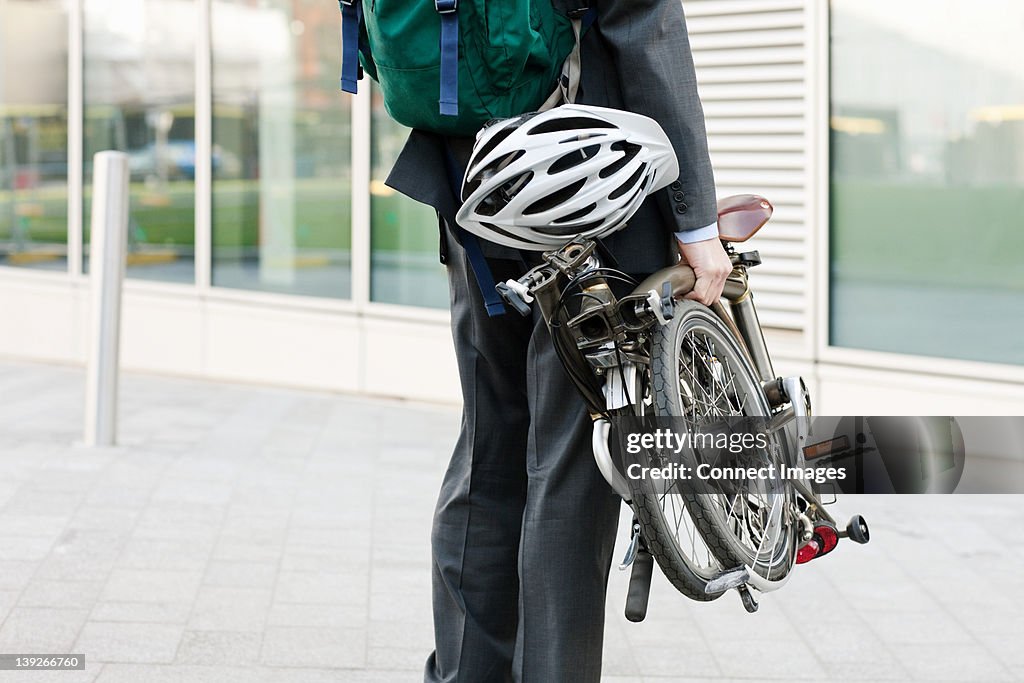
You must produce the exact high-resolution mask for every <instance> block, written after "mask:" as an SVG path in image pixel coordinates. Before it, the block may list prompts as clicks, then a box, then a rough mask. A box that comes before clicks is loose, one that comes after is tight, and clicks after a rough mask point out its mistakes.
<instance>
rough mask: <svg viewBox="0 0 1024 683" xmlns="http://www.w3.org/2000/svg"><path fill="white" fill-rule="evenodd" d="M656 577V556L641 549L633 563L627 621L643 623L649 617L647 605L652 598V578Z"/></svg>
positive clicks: (627, 599) (627, 600) (627, 603)
mask: <svg viewBox="0 0 1024 683" xmlns="http://www.w3.org/2000/svg"><path fill="white" fill-rule="evenodd" d="M653 575H654V556H653V555H651V554H650V553H649V552H647V551H646V550H644V549H641V550H640V551H639V552H638V553H637V555H636V559H635V561H634V562H633V571H632V573H631V574H630V575H629V591H628V592H627V593H626V619H628V620H629V621H632V622H634V623H635V622H639V621H643V620H644V618H646V617H647V604H648V602H649V601H650V598H651V577H652V576H653Z"/></svg>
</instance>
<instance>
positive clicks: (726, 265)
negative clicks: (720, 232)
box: [677, 237, 732, 306]
mask: <svg viewBox="0 0 1024 683" xmlns="http://www.w3.org/2000/svg"><path fill="white" fill-rule="evenodd" d="M677 242H678V240H677ZM678 243H679V253H680V254H681V255H682V257H683V260H684V261H686V263H688V264H689V265H690V267H691V268H693V272H694V273H695V274H696V275H697V284H696V285H695V286H694V288H693V291H692V292H690V293H689V294H687V295H686V298H687V299H692V300H693V301H699V302H701V303H702V304H704V305H705V306H710V305H711V304H713V303H715V302H716V301H718V300H719V299H720V298H721V297H722V289H723V288H724V287H725V279H726V278H727V277H729V273H731V272H732V262H731V261H730V260H729V255H728V254H726V253H725V249H724V248H723V247H722V243H721V242H720V241H719V240H718V238H717V237H716V238H715V239H710V240H704V241H703V242H693V243H691V244H683V243H682V242H678Z"/></svg>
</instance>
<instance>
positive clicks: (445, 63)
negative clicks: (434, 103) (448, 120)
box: [434, 0, 459, 116]
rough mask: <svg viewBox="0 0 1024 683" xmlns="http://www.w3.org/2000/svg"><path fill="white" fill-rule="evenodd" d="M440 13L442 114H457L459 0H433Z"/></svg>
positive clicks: (440, 101) (440, 102)
mask: <svg viewBox="0 0 1024 683" xmlns="http://www.w3.org/2000/svg"><path fill="white" fill-rule="evenodd" d="M434 9H436V10H437V11H438V13H439V14H440V15H441V95H440V99H439V101H438V104H439V105H440V108H441V114H442V116H458V115H459V12H458V9H459V0H434Z"/></svg>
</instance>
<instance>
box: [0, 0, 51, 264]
mask: <svg viewBox="0 0 1024 683" xmlns="http://www.w3.org/2000/svg"><path fill="white" fill-rule="evenodd" d="M67 22H68V18H67V10H66V3H64V2H61V1H60V0H0V264H3V265H16V266H30V267H33V268H46V269H53V270H66V269H67V239H68V227H67V226H68V221H67V218H68V213H67V212H68V112H67V109H68V108H67V104H68V102H67V93H68V81H67V75H68V46H67V34H68V24H67ZM41 74H46V77H45V78H42V77H40V75H41Z"/></svg>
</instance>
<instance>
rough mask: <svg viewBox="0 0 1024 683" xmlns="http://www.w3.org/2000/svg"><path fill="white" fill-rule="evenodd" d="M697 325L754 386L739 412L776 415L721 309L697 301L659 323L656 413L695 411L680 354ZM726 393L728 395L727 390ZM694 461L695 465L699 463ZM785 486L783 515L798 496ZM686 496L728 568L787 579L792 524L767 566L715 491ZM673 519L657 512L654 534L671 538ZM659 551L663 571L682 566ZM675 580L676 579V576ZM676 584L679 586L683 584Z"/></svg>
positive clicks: (654, 349)
mask: <svg viewBox="0 0 1024 683" xmlns="http://www.w3.org/2000/svg"><path fill="white" fill-rule="evenodd" d="M695 330H697V331H699V332H700V334H701V335H703V336H704V337H705V338H707V339H708V340H709V341H708V343H709V344H713V346H710V347H709V350H713V351H714V352H715V353H717V354H718V355H721V356H722V357H723V358H724V359H725V365H727V366H729V367H731V368H732V369H733V371H734V372H735V373H738V375H740V376H741V377H742V383H743V384H744V385H745V386H746V387H748V397H749V398H752V399H753V400H752V401H751V402H749V403H748V402H747V401H744V402H743V403H742V404H741V409H740V410H737V411H736V412H737V413H738V414H739V415H743V416H748V417H749V416H762V417H764V416H768V415H770V413H771V409H770V407H769V405H768V402H767V399H766V398H765V396H764V392H763V391H762V390H761V388H760V380H759V378H758V375H757V373H756V372H755V371H754V369H753V366H752V365H751V362H750V360H749V357H748V356H747V354H746V353H745V352H744V350H743V349H742V348H741V347H740V345H739V343H738V341H737V340H736V338H735V337H734V336H733V334H732V333H731V332H730V330H729V328H728V327H726V326H725V324H724V323H723V322H722V321H721V320H720V319H719V318H718V316H717V315H715V313H713V312H712V311H711V310H710V309H708V308H707V307H705V306H702V305H700V304H698V303H696V302H692V301H680V302H677V303H676V306H675V315H674V317H673V319H672V320H670V321H669V323H668V324H666V325H662V326H661V327H660V328H658V330H657V331H656V332H655V334H654V335H653V338H652V342H651V382H652V386H651V391H652V394H653V398H654V408H655V414H656V415H658V416H663V417H678V416H683V415H685V414H686V411H687V410H689V407H688V406H686V405H684V399H683V397H682V390H681V388H680V387H681V385H682V384H683V381H682V379H681V377H680V364H681V362H683V361H682V360H681V359H680V354H681V349H682V346H683V342H684V340H685V339H686V335H687V334H688V333H690V332H692V331H695ZM719 364H721V361H720V362H719ZM735 386H736V385H734V389H735ZM722 393H723V395H724V393H725V392H724V391H723V392H722ZM705 396H707V395H705ZM683 457H686V456H685V455H684V456H683ZM779 462H780V463H781V462H784V460H783V459H780V461H779ZM689 464H690V465H691V466H695V465H696V464H697V463H696V462H691V463H689ZM780 487H781V492H782V495H783V496H784V497H783V498H782V499H780V504H781V505H782V507H783V511H782V514H786V511H785V509H784V508H785V506H787V505H788V503H789V502H790V501H791V500H792V498H793V495H794V493H793V490H792V486H791V485H788V484H781V485H780ZM648 495H650V494H648ZM682 495H683V498H684V499H685V501H686V507H687V509H688V513H689V516H690V518H691V519H692V520H693V522H694V525H695V526H696V528H697V529H698V530H699V532H700V534H701V536H702V537H703V540H704V543H705V544H706V545H707V547H708V548H709V549H710V550H711V552H712V553H713V554H714V555H715V557H716V558H717V559H718V561H719V562H720V563H721V565H722V567H724V568H728V569H731V568H733V567H737V566H741V565H743V566H747V567H748V568H750V570H751V571H752V572H757V573H758V575H759V576H761V578H763V579H764V580H765V581H766V582H778V581H783V580H785V579H786V578H787V576H788V574H789V572H790V570H791V569H792V566H793V563H794V561H795V554H796V545H797V534H796V531H795V529H794V528H793V526H792V525H790V526H789V527H787V528H786V530H785V531H784V532H783V533H784V534H785V537H784V538H782V539H781V540H780V543H779V547H776V548H774V549H773V550H772V552H773V555H772V558H771V560H770V561H769V562H768V563H767V565H766V564H765V563H764V562H761V561H758V560H757V558H756V556H755V555H752V553H751V552H750V551H749V548H746V547H744V546H743V544H742V543H741V542H740V540H739V538H737V535H736V534H735V533H733V531H732V530H730V529H729V528H728V527H727V526H726V524H727V523H728V524H732V525H733V526H734V527H735V526H736V521H735V520H734V519H733V518H732V517H729V518H728V519H726V515H725V514H723V510H722V508H721V507H720V506H718V505H716V504H715V503H713V502H712V499H713V498H714V496H709V495H707V494H695V493H692V492H691V493H683V494H682ZM737 498H738V497H737ZM748 500H749V499H748ZM667 524H668V520H666V519H665V518H664V516H663V515H661V514H657V515H654V516H653V517H652V518H651V519H650V520H648V526H650V527H651V533H652V535H654V536H656V537H659V538H666V537H668V538H669V539H671V538H673V537H674V534H673V533H672V531H671V529H669V528H667ZM655 556H656V557H657V558H658V562H659V565H661V566H662V571H665V570H666V565H668V567H667V568H668V570H669V571H677V570H678V566H677V565H676V564H675V563H674V562H673V561H672V559H673V558H672V555H671V554H663V553H657V554H656V555H655ZM663 559H664V560H665V561H664V562H663ZM666 576H668V572H666ZM669 579H670V580H671V577H669ZM673 585H675V582H673ZM676 587H677V588H679V586H678V585H677V586H676ZM683 592H685V591H683ZM687 594H688V593H687ZM688 595H689V594H688ZM691 597H692V596H691Z"/></svg>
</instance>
